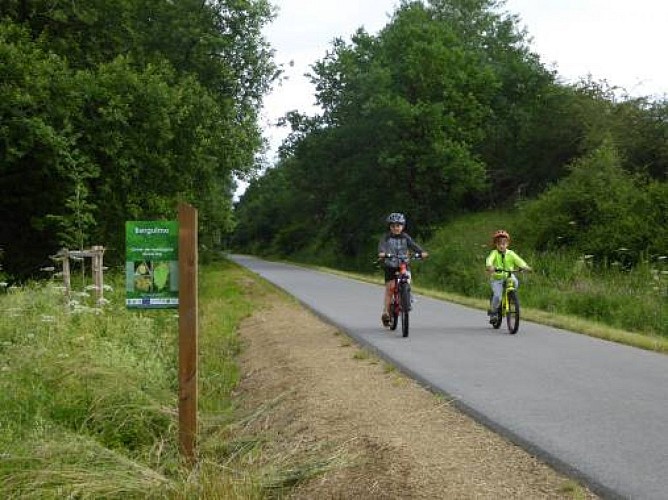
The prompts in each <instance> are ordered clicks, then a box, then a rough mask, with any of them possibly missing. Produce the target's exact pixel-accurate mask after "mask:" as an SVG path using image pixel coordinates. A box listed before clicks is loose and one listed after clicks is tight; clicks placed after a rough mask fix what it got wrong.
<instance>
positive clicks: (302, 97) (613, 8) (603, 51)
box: [241, 0, 668, 189]
mask: <svg viewBox="0 0 668 500" xmlns="http://www.w3.org/2000/svg"><path fill="white" fill-rule="evenodd" d="M273 3H274V4H275V5H277V6H278V8H279V13H278V16H277V17H276V19H275V20H274V21H273V23H271V24H270V25H269V26H267V27H266V29H265V35H266V37H267V40H268V41H269V43H270V44H271V45H272V47H273V48H274V50H275V51H276V55H275V57H276V62H277V63H279V64H283V65H284V69H285V76H287V77H288V79H287V81H284V82H283V83H282V84H280V85H279V86H277V87H276V88H275V89H274V91H273V92H272V93H271V94H270V95H268V96H267V97H266V99H265V107H264V114H263V120H264V127H265V135H266V137H267V138H268V139H269V141H270V147H271V152H270V153H269V158H268V159H269V161H270V162H273V160H274V158H273V157H274V153H275V151H276V148H277V147H278V145H279V144H280V142H281V141H282V139H283V138H284V137H285V136H286V134H287V130H286V129H278V128H276V127H273V126H271V124H272V123H274V122H275V121H276V120H277V119H278V118H279V117H280V116H282V115H284V114H285V113H286V112H288V111H290V110H295V109H296V110H299V111H300V112H303V113H307V114H314V113H316V112H318V111H319V110H318V109H317V108H316V107H315V98H314V90H313V88H312V86H311V85H310V83H309V82H308V80H307V79H306V78H305V77H304V76H303V74H304V73H306V72H308V71H310V65H312V64H313V63H314V62H315V61H316V60H318V59H322V58H323V57H324V56H325V53H326V52H327V50H328V49H329V48H330V47H331V41H332V40H333V39H334V38H336V37H342V38H343V39H344V40H346V41H349V40H350V35H351V34H352V33H353V32H354V31H355V30H356V29H357V28H358V27H360V26H364V28H365V29H366V31H367V32H369V33H372V34H376V33H377V32H378V30H379V29H381V28H382V27H383V26H385V25H386V24H387V23H388V22H389V19H390V16H391V14H392V13H393V12H394V10H395V8H396V6H397V5H398V4H399V2H398V1H397V0H273ZM504 10H506V11H509V12H511V13H514V14H518V15H519V16H520V18H521V19H520V25H521V26H525V27H526V28H527V30H528V34H529V37H530V38H532V39H533V43H532V45H531V46H532V49H533V51H534V52H536V53H538V54H539V55H540V57H541V60H542V61H543V63H544V64H545V65H546V66H547V67H549V68H552V69H556V71H557V72H558V74H559V75H560V76H561V77H562V79H563V80H564V81H576V80H577V79H579V78H580V77H586V76H587V75H588V74H591V75H592V77H593V78H594V79H595V80H603V79H605V80H607V81H608V83H609V84H611V85H616V86H620V87H624V88H625V89H626V90H627V91H628V92H629V93H630V94H631V95H655V96H664V95H666V94H668V57H667V56H666V51H668V34H667V33H668V0H633V1H630V0H507V1H506V5H505V9H504ZM291 61H292V62H293V66H289V63H290V62H291ZM241 189H243V188H241Z"/></svg>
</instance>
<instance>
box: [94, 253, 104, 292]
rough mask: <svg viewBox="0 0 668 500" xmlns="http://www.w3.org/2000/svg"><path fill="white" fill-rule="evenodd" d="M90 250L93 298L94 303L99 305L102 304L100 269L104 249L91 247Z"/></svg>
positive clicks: (102, 279) (102, 283) (102, 285)
mask: <svg viewBox="0 0 668 500" xmlns="http://www.w3.org/2000/svg"><path fill="white" fill-rule="evenodd" d="M91 250H92V255H91V257H92V259H93V263H92V266H91V267H92V268H93V284H94V285H95V298H96V301H95V303H96V304H97V305H100V304H101V303H102V299H103V298H104V289H103V287H104V278H103V274H102V268H103V262H104V261H103V256H104V247H103V246H99V245H96V246H93V247H92V248H91Z"/></svg>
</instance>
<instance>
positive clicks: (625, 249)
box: [617, 247, 629, 252]
mask: <svg viewBox="0 0 668 500" xmlns="http://www.w3.org/2000/svg"><path fill="white" fill-rule="evenodd" d="M617 250H618V251H620V252H628V251H629V249H628V248H624V247H621V248H618V249H617Z"/></svg>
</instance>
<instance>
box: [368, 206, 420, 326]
mask: <svg viewBox="0 0 668 500" xmlns="http://www.w3.org/2000/svg"><path fill="white" fill-rule="evenodd" d="M385 222H387V224H388V228H389V231H388V232H387V234H385V235H384V236H383V237H382V238H381V239H380V241H379V242H378V258H379V259H384V261H385V297H384V299H383V314H382V316H381V322H382V323H383V326H385V327H387V326H388V325H389V324H390V314H389V312H388V311H389V309H390V302H391V301H392V293H393V292H394V276H395V274H396V273H397V271H398V270H399V259H398V258H397V256H403V255H407V254H408V251H409V250H412V251H414V252H416V253H419V254H422V257H427V256H428V255H429V254H428V253H427V252H425V251H424V250H422V248H421V247H420V246H419V245H418V244H417V243H415V241H413V238H411V237H410V236H409V235H408V234H406V233H405V232H404V227H405V226H406V217H404V214H401V213H398V212H393V213H391V214H390V215H388V216H387V219H386V220H385ZM388 255H389V256H390V257H389V258H386V257H387V256H388Z"/></svg>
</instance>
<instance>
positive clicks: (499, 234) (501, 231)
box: [492, 229, 510, 243]
mask: <svg viewBox="0 0 668 500" xmlns="http://www.w3.org/2000/svg"><path fill="white" fill-rule="evenodd" d="M499 238H506V239H507V240H508V243H510V235H509V234H508V231H506V230H505V229H499V230H497V231H494V236H492V242H493V243H496V240H498V239H499Z"/></svg>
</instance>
